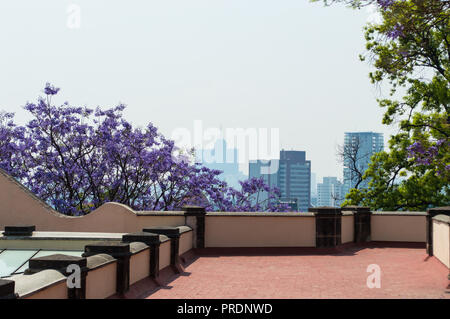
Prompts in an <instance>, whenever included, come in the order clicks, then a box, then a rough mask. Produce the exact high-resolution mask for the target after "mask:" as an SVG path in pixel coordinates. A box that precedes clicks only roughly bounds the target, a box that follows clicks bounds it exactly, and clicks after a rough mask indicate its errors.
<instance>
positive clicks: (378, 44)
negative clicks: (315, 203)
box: [315, 0, 450, 210]
mask: <svg viewBox="0 0 450 319" xmlns="http://www.w3.org/2000/svg"><path fill="white" fill-rule="evenodd" d="M315 1H319V0H315ZM324 1H325V3H327V4H330V3H333V2H341V3H345V4H347V5H349V6H351V7H353V8H361V7H363V6H367V5H374V6H376V7H377V9H378V12H379V14H380V17H381V19H380V21H381V22H380V23H369V24H368V25H367V26H366V28H365V39H366V48H367V54H365V55H362V56H361V59H362V60H367V61H369V62H370V64H371V65H372V66H373V68H374V70H373V71H372V72H371V73H370V74H369V77H370V79H371V81H372V82H373V83H374V84H378V85H380V84H382V83H383V84H385V85H386V86H388V87H390V96H389V97H388V98H384V99H379V100H378V103H379V105H380V106H381V107H383V108H384V109H385V110H386V111H385V114H384V117H383V119H382V121H383V123H384V124H386V125H396V126H397V127H398V133H397V134H395V135H393V136H391V138H390V141H389V150H388V151H384V152H380V153H378V154H376V155H374V156H373V157H372V164H371V165H370V166H369V169H368V170H367V171H366V172H365V175H364V179H366V180H367V179H368V180H369V188H368V189H358V190H356V189H353V190H351V192H350V194H349V195H347V201H346V202H345V203H344V205H345V204H352V205H367V206H370V207H371V208H372V209H384V210H425V209H427V208H428V207H432V206H447V205H449V204H450V138H449V135H450V113H449V112H450V84H449V81H450V1H449V0H324Z"/></svg>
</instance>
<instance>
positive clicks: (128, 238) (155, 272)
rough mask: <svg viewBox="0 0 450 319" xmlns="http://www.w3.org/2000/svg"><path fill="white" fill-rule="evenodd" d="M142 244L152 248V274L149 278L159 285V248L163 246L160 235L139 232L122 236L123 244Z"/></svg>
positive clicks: (150, 261) (150, 273)
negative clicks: (136, 242)
mask: <svg viewBox="0 0 450 319" xmlns="http://www.w3.org/2000/svg"><path fill="white" fill-rule="evenodd" d="M135 241H138V242H141V243H144V244H146V245H147V246H149V247H150V260H149V263H150V272H149V277H150V278H152V279H154V280H155V281H156V282H157V283H159V246H160V245H161V239H160V236H159V235H158V234H153V233H146V232H137V233H131V234H126V235H123V236H122V242H124V243H131V242H135Z"/></svg>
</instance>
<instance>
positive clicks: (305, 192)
mask: <svg viewBox="0 0 450 319" xmlns="http://www.w3.org/2000/svg"><path fill="white" fill-rule="evenodd" d="M279 166H280V167H279V169H278V187H279V188H280V190H281V197H282V198H283V199H285V200H297V203H298V210H299V211H301V212H307V211H308V208H309V207H310V206H311V161H307V160H306V152H303V151H284V150H282V151H280V165H279Z"/></svg>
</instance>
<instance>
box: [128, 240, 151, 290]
mask: <svg viewBox="0 0 450 319" xmlns="http://www.w3.org/2000/svg"><path fill="white" fill-rule="evenodd" d="M149 261H150V248H147V249H145V250H142V251H140V252H139V253H137V254H134V255H132V256H131V258H130V285H132V284H134V283H135V282H138V281H139V280H141V279H144V278H147V277H148V275H149V273H150V262H149Z"/></svg>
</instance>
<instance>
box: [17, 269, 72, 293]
mask: <svg viewBox="0 0 450 319" xmlns="http://www.w3.org/2000/svg"><path fill="white" fill-rule="evenodd" d="M9 279H11V280H14V281H15V283H16V288H15V292H16V293H17V294H18V295H19V298H25V297H28V296H31V295H34V294H35V293H38V292H39V291H42V290H44V289H47V288H49V287H51V286H54V285H57V284H59V283H61V282H63V281H66V277H65V276H64V275H63V274H61V273H60V272H59V271H57V270H54V269H46V270H42V271H40V272H37V273H35V274H32V275H24V274H21V275H17V276H14V277H11V278H9Z"/></svg>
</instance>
